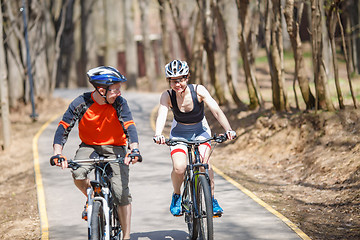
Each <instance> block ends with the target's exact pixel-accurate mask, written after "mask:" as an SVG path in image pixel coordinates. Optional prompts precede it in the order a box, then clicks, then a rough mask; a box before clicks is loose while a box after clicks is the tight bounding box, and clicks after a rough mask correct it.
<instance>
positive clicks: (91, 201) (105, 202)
mask: <svg viewBox="0 0 360 240" xmlns="http://www.w3.org/2000/svg"><path fill="white" fill-rule="evenodd" d="M94 188H95V186H93V187H92V188H88V189H87V196H88V236H89V238H90V235H91V217H92V208H93V204H94V201H100V202H101V203H102V209H103V212H104V217H105V240H110V235H111V234H110V233H111V231H110V226H111V223H110V208H109V205H108V196H109V192H110V191H109V188H107V187H101V193H102V195H103V196H104V197H101V196H95V197H93V195H94ZM95 191H97V190H95Z"/></svg>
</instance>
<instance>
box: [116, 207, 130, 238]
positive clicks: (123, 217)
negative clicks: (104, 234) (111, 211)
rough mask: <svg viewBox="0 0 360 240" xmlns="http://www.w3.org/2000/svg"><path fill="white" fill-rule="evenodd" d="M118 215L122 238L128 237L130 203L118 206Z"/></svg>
mask: <svg viewBox="0 0 360 240" xmlns="http://www.w3.org/2000/svg"><path fill="white" fill-rule="evenodd" d="M118 215H119V218H120V219H119V220H120V224H121V229H122V232H123V239H130V226H131V203H130V204H128V205H125V206H118Z"/></svg>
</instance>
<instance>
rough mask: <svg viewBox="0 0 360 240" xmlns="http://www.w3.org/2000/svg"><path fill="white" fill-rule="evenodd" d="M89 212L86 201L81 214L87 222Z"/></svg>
mask: <svg viewBox="0 0 360 240" xmlns="http://www.w3.org/2000/svg"><path fill="white" fill-rule="evenodd" d="M87 210H88V202H87V201H86V203H85V206H84V210H83V211H82V213H81V218H82V219H84V220H85V221H87Z"/></svg>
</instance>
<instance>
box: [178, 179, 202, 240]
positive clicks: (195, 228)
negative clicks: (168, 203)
mask: <svg viewBox="0 0 360 240" xmlns="http://www.w3.org/2000/svg"><path fill="white" fill-rule="evenodd" d="M191 190H192V187H191V182H190V181H189V180H188V179H186V180H185V181H184V192H183V195H182V210H183V211H184V215H185V222H186V224H187V226H188V230H189V235H190V240H196V239H197V238H198V235H199V221H198V219H197V218H196V217H195V210H194V199H193V197H194V196H193V194H192V191H191Z"/></svg>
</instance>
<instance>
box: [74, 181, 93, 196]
mask: <svg viewBox="0 0 360 240" xmlns="http://www.w3.org/2000/svg"><path fill="white" fill-rule="evenodd" d="M74 183H75V186H76V187H77V188H78V189H79V190H80V191H81V192H82V193H83V194H84V195H85V196H87V189H88V188H89V187H91V186H90V180H89V179H82V180H76V179H74Z"/></svg>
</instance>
